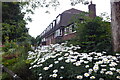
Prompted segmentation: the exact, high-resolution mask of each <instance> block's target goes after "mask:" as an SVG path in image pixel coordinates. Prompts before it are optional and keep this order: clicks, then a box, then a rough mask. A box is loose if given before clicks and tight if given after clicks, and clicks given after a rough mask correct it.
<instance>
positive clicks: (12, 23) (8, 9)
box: [2, 2, 29, 43]
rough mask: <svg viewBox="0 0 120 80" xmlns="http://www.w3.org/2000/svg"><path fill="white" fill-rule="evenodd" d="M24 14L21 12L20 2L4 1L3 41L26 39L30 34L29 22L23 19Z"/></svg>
mask: <svg viewBox="0 0 120 80" xmlns="http://www.w3.org/2000/svg"><path fill="white" fill-rule="evenodd" d="M23 18H24V14H23V13H22V12H21V8H20V3H18V2H3V3H2V21H3V23H2V33H3V34H2V41H3V43H4V42H5V41H6V40H8V41H11V40H13V41H18V42H22V41H25V40H26V38H27V37H28V36H29V35H28V28H26V27H25V25H26V24H27V23H26V21H25V20H24V19H23Z"/></svg>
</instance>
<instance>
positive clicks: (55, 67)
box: [28, 43, 120, 80]
mask: <svg viewBox="0 0 120 80" xmlns="http://www.w3.org/2000/svg"><path fill="white" fill-rule="evenodd" d="M78 50H80V47H79V46H73V45H70V46H69V47H68V46H66V43H62V44H54V45H52V44H51V45H50V46H44V47H41V48H39V49H37V50H36V51H35V52H29V56H28V60H34V61H33V62H31V67H30V68H29V69H31V70H33V72H34V74H36V76H38V77H39V80H56V79H57V80H80V79H81V80H91V79H93V80H101V79H102V80H113V79H114V80H117V78H118V79H120V76H119V74H120V66H119V65H120V62H119V61H118V59H117V56H119V55H120V54H118V53H117V54H114V55H113V56H112V55H106V54H107V53H106V52H102V53H97V52H90V53H79V52H77V51H78Z"/></svg>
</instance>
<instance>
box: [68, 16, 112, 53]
mask: <svg viewBox="0 0 120 80" xmlns="http://www.w3.org/2000/svg"><path fill="white" fill-rule="evenodd" d="M81 18H82V19H83V20H82V21H80V20H79V21H75V23H76V26H77V28H76V31H77V37H76V38H75V40H71V41H70V43H72V44H75V43H74V42H76V44H79V45H80V46H81V47H82V52H92V51H97V52H101V51H106V52H111V53H112V39H111V36H112V35H111V27H110V23H109V22H105V21H103V20H102V18H100V17H96V18H94V19H90V18H88V17H84V16H83V15H82V17H81Z"/></svg>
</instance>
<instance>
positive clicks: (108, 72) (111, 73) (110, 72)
mask: <svg viewBox="0 0 120 80" xmlns="http://www.w3.org/2000/svg"><path fill="white" fill-rule="evenodd" d="M105 74H109V75H113V72H112V71H107V72H106V73H105Z"/></svg>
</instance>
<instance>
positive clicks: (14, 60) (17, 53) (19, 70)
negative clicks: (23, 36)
mask: <svg viewBox="0 0 120 80" xmlns="http://www.w3.org/2000/svg"><path fill="white" fill-rule="evenodd" d="M13 49H14V51H12V50H13ZM28 51H32V49H31V46H30V45H29V44H28V43H22V44H21V45H18V44H16V43H15V42H10V43H9V42H8V43H5V46H4V47H3V54H2V64H3V65H4V66H5V67H7V68H8V69H10V70H12V71H13V72H14V73H16V74H17V75H18V76H20V77H21V78H22V79H23V80H34V79H35V76H34V75H33V74H32V72H31V71H30V70H29V69H28V68H29V63H26V58H27V56H28V54H27V52H28ZM2 76H3V77H2V80H13V78H12V77H11V76H10V75H9V74H7V73H6V72H3V74H2ZM30 76H31V77H30ZM30 78H31V79H30Z"/></svg>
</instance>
